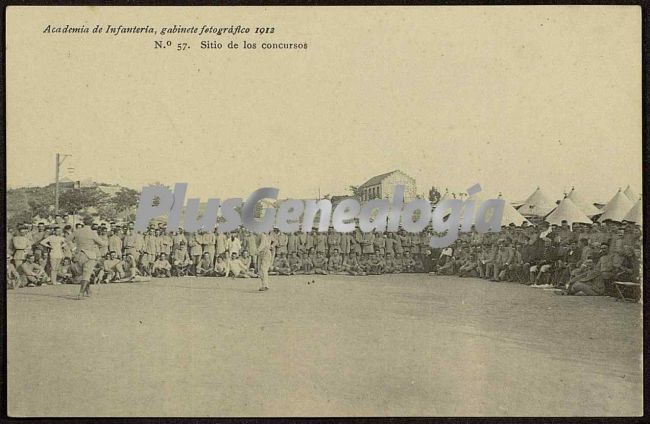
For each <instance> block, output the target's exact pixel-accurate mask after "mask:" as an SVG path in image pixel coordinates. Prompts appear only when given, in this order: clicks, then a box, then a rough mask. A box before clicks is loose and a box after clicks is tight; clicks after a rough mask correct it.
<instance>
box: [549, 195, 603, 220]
mask: <svg viewBox="0 0 650 424" xmlns="http://www.w3.org/2000/svg"><path fill="white" fill-rule="evenodd" d="M544 221H546V222H548V223H549V224H555V225H560V224H562V221H567V222H568V223H569V225H573V224H574V223H576V222H579V223H583V224H592V221H591V219H589V217H588V216H587V215H585V213H584V212H582V210H580V208H579V207H578V206H577V205H576V204H575V203H573V201H572V200H571V199H569V197H568V196H567V197H565V198H564V199H562V201H561V202H560V204H559V205H557V208H555V210H553V212H551V213H550V214H548V215H547V216H546V218H544Z"/></svg>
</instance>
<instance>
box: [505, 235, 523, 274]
mask: <svg viewBox="0 0 650 424" xmlns="http://www.w3.org/2000/svg"><path fill="white" fill-rule="evenodd" d="M521 250H522V245H521V243H519V242H518V241H516V242H515V244H514V247H513V249H512V254H511V257H510V261H509V262H508V264H507V270H506V279H507V280H508V281H513V282H514V281H523V280H524V276H523V269H524V262H523V259H522V256H521Z"/></svg>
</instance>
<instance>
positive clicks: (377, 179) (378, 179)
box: [359, 169, 411, 188]
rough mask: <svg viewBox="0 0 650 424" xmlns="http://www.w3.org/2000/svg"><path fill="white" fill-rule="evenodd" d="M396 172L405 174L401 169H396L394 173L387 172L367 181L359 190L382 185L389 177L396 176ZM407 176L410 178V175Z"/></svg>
mask: <svg viewBox="0 0 650 424" xmlns="http://www.w3.org/2000/svg"><path fill="white" fill-rule="evenodd" d="M396 172H400V173H402V174H404V172H402V171H400V170H399V169H396V170H394V171H390V172H386V173H385V174H380V175H376V176H374V177H372V178H371V179H369V180H368V181H366V182H365V183H363V184H361V185H360V186H359V188H361V187H369V186H376V185H378V184H381V182H382V181H383V180H384V179H385V178H386V177H388V176H389V175H392V174H394V173H396ZM404 175H406V174H404ZM406 176H407V177H408V175H406ZM409 178H411V177H409Z"/></svg>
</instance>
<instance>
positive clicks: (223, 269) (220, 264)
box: [214, 253, 229, 277]
mask: <svg viewBox="0 0 650 424" xmlns="http://www.w3.org/2000/svg"><path fill="white" fill-rule="evenodd" d="M224 254H225V253H222V254H221V255H219V256H217V260H216V262H215V263H214V275H215V276H217V277H225V276H226V274H227V272H229V271H228V262H227V261H226V260H224V258H223V255H224Z"/></svg>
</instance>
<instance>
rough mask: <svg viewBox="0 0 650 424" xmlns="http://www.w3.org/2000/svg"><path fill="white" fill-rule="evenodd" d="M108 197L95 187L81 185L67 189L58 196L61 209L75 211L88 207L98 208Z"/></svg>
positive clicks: (69, 211)
mask: <svg viewBox="0 0 650 424" xmlns="http://www.w3.org/2000/svg"><path fill="white" fill-rule="evenodd" d="M107 199H108V195H107V194H106V193H104V192H103V191H101V190H99V189H98V188H97V187H82V188H77V189H72V190H67V191H65V192H63V193H62V194H61V197H60V198H59V207H60V209H61V211H63V212H67V213H70V214H72V213H76V212H79V211H82V210H84V209H86V208H89V207H94V208H99V207H100V206H101V204H102V203H103V202H105V201H106V200H107Z"/></svg>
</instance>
